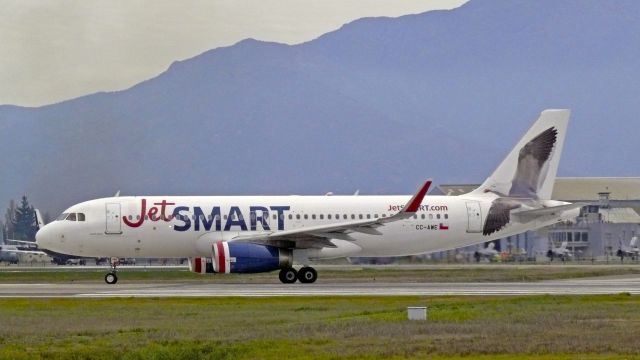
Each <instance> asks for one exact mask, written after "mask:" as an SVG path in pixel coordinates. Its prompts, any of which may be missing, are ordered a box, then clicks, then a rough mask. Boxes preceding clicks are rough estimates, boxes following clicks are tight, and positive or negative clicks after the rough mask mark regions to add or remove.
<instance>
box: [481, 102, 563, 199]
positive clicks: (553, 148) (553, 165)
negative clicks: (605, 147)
mask: <svg viewBox="0 0 640 360" xmlns="http://www.w3.org/2000/svg"><path fill="white" fill-rule="evenodd" d="M569 115H570V111H569V110H566V109H565V110H545V111H543V112H542V113H541V114H540V117H539V118H538V120H537V121H536V122H535V123H534V124H533V126H531V128H530V129H529V131H527V133H526V134H525V135H524V137H522V139H520V141H519V142H518V144H517V145H516V146H515V147H514V148H513V150H511V152H510V153H509V155H507V157H506V158H505V159H504V160H503V161H502V163H501V164H500V166H498V168H497V169H496V170H495V171H494V172H493V174H491V176H489V178H488V179H487V180H485V182H484V183H482V185H481V186H480V187H479V188H478V189H476V190H474V191H473V193H475V194H479V193H487V192H492V193H496V194H498V195H501V196H508V197H518V198H532V199H541V200H548V199H551V192H552V191H553V185H554V182H555V178H556V173H557V172H558V164H559V163H560V155H561V153H562V147H563V145H564V139H565V136H566V134H567V125H568V123H569Z"/></svg>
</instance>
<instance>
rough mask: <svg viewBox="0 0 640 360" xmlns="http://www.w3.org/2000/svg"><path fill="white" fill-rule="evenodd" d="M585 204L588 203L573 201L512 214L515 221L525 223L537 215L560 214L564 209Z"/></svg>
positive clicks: (576, 207)
mask: <svg viewBox="0 0 640 360" xmlns="http://www.w3.org/2000/svg"><path fill="white" fill-rule="evenodd" d="M586 205H588V204H587V203H573V204H566V205H559V206H552V207H545V208H541V209H535V210H527V211H520V212H516V213H513V214H512V216H513V217H514V218H515V220H516V221H518V222H521V223H526V222H529V221H531V220H535V219H536V218H539V217H544V216H550V215H552V216H556V215H558V214H561V213H562V212H564V211H569V210H573V209H579V208H581V207H583V206H586Z"/></svg>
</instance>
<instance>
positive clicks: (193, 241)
mask: <svg viewBox="0 0 640 360" xmlns="http://www.w3.org/2000/svg"><path fill="white" fill-rule="evenodd" d="M409 198H410V196H193V197H191V196H190V197H176V196H145V197H113V198H104V199H97V200H92V201H88V202H84V203H81V204H78V205H74V206H72V207H71V208H69V209H67V210H66V211H65V213H76V214H82V215H83V216H82V217H80V215H78V216H76V220H75V221H70V220H60V221H54V222H52V223H50V224H48V225H46V226H45V227H44V228H42V229H41V230H40V231H39V233H38V245H39V246H42V247H43V248H46V249H49V250H53V251H56V252H61V253H65V254H71V255H78V256H88V257H153V258H156V257H206V256H211V251H212V250H211V249H212V247H211V246H212V244H214V243H216V242H218V241H233V240H234V238H235V237H237V236H243V235H250V234H257V233H270V232H274V231H283V230H290V229H298V228H301V227H310V226H318V225H328V224H339V223H346V222H353V221H357V220H366V219H376V218H378V217H389V216H392V215H394V214H396V213H398V211H400V210H401V208H402V207H403V205H404V204H406V203H407V201H408V200H409ZM493 199H494V197H491V196H471V195H462V196H457V197H456V196H427V197H425V198H424V200H423V201H422V205H421V206H420V209H419V210H418V212H417V213H416V215H414V216H412V217H410V218H408V219H405V220H400V221H395V222H389V223H385V224H384V225H382V226H380V227H377V228H376V230H377V231H378V232H379V233H381V234H375V235H374V234H367V233H364V232H352V233H349V237H350V239H348V240H345V239H332V240H331V242H332V243H333V244H334V245H336V247H320V248H318V247H316V248H308V249H299V248H296V249H295V250H294V254H295V253H296V252H298V253H300V252H304V256H303V257H305V258H312V259H313V258H334V257H344V256H403V255H413V254H421V253H428V252H434V251H441V250H448V249H454V248H459V247H464V246H468V245H473V244H478V243H482V242H485V241H490V240H494V239H498V238H502V237H505V236H510V235H515V234H518V233H521V232H524V231H527V230H531V229H535V228H540V227H543V226H547V225H550V224H553V223H555V222H558V221H562V220H566V219H570V218H571V217H574V216H576V213H577V211H578V210H575V211H566V212H564V213H563V214H562V216H559V215H557V214H556V215H554V216H549V217H546V218H542V219H540V218H538V219H536V221H535V223H531V222H529V223H524V224H521V223H517V222H511V223H510V224H508V225H507V226H506V227H505V228H504V229H502V230H500V231H498V232H496V233H493V234H491V235H489V236H485V235H483V234H482V229H483V225H484V222H485V217H486V214H487V213H488V211H489V207H490V205H491V201H492V200H493ZM143 203H144V204H143ZM551 203H553V204H552V205H558V204H562V203H560V202H555V201H552V202H551ZM143 205H144V206H143ZM80 218H84V221H78V219H80Z"/></svg>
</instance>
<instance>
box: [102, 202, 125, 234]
mask: <svg viewBox="0 0 640 360" xmlns="http://www.w3.org/2000/svg"><path fill="white" fill-rule="evenodd" d="M105 214H106V223H107V225H106V229H105V233H106V234H122V228H121V226H122V221H121V219H120V204H118V203H107V204H106V209H105Z"/></svg>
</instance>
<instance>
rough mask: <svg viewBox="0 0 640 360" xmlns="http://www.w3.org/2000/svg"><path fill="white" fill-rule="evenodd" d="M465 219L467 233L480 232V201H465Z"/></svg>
mask: <svg viewBox="0 0 640 360" xmlns="http://www.w3.org/2000/svg"><path fill="white" fill-rule="evenodd" d="M467 219H468V223H467V232H468V233H479V232H482V210H481V209H480V202H478V201H467Z"/></svg>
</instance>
